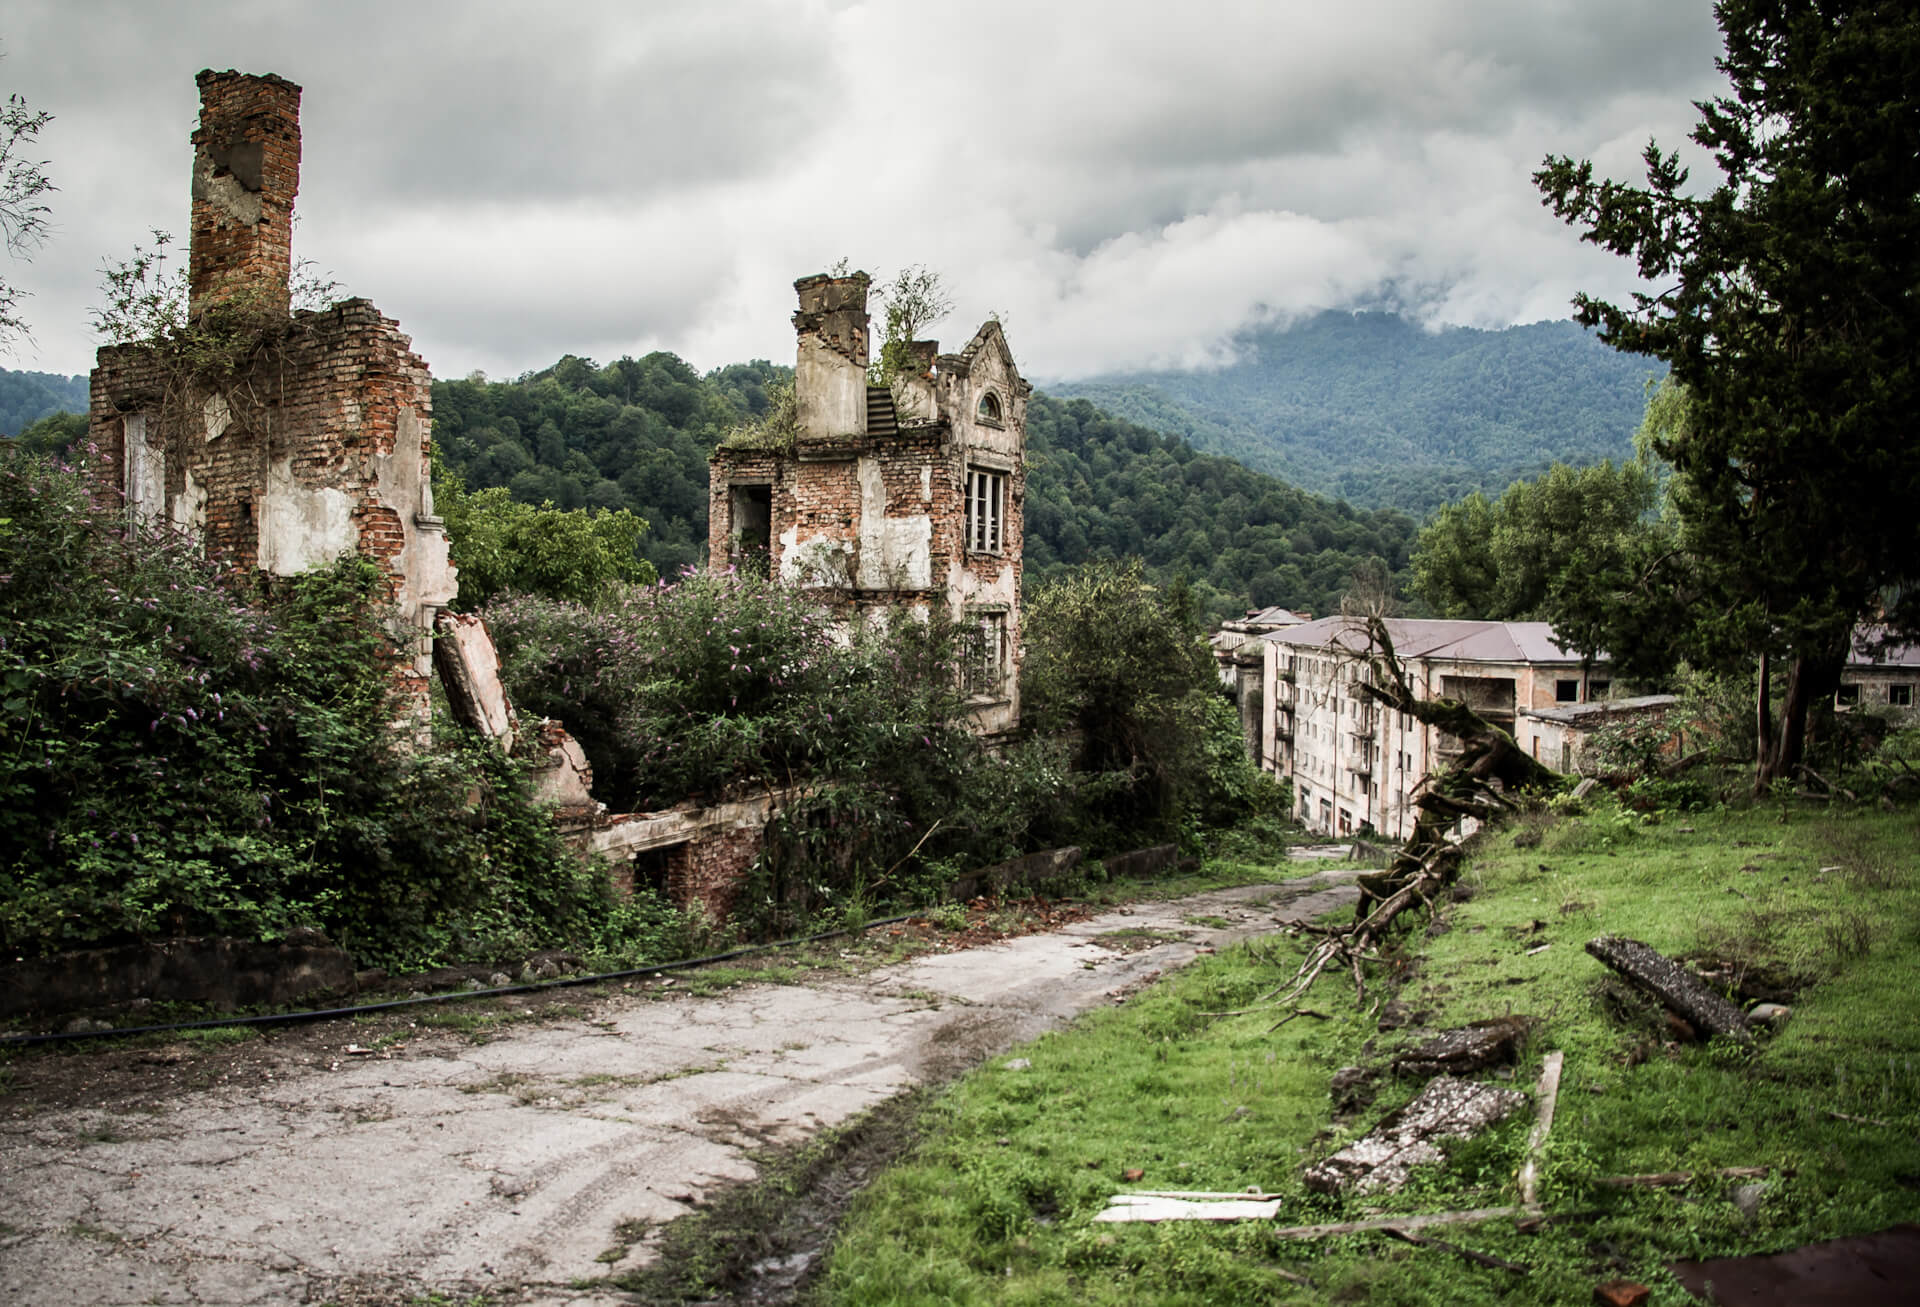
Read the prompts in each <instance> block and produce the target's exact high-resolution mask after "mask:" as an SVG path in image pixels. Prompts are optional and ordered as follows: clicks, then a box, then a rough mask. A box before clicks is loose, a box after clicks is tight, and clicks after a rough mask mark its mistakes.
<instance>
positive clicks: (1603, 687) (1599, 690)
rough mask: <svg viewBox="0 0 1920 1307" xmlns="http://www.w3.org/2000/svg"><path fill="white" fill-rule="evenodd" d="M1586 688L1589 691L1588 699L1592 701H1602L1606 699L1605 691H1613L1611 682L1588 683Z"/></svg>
mask: <svg viewBox="0 0 1920 1307" xmlns="http://www.w3.org/2000/svg"><path fill="white" fill-rule="evenodd" d="M1588 688H1589V689H1590V691H1591V694H1590V696H1589V697H1591V698H1594V699H1604V698H1606V697H1607V691H1609V690H1611V689H1613V682H1612V681H1592V682H1589V685H1588Z"/></svg>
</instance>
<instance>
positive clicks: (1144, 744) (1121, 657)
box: [1021, 559, 1272, 853]
mask: <svg viewBox="0 0 1920 1307" xmlns="http://www.w3.org/2000/svg"><path fill="white" fill-rule="evenodd" d="M1022 625H1023V627H1024V629H1025V632H1026V659H1025V663H1024V665H1023V667H1022V670H1021V709H1022V713H1023V716H1024V717H1025V722H1024V725H1025V726H1026V728H1027V729H1028V730H1029V731H1031V732H1034V733H1036V734H1040V735H1051V736H1056V737H1059V738H1062V739H1066V740H1070V741H1071V742H1072V747H1073V773H1074V774H1073V777H1072V796H1071V803H1070V805H1069V807H1068V808H1067V809H1066V810H1065V811H1062V812H1060V813H1059V814H1058V816H1057V823H1058V824H1057V825H1055V826H1053V827H1052V828H1051V829H1050V830H1049V831H1048V832H1047V834H1048V837H1049V838H1050V839H1052V840H1054V841H1056V842H1060V843H1080V844H1084V845H1087V846H1088V847H1089V849H1090V851H1093V852H1097V853H1104V852H1112V851H1117V850H1120V849H1124V848H1128V847H1131V846H1133V845H1135V844H1138V843H1141V842H1145V841H1150V840H1166V839H1173V838H1175V837H1177V836H1179V835H1180V834H1181V832H1182V828H1183V826H1186V827H1190V826H1192V825H1193V824H1195V823H1220V822H1224V821H1227V820H1231V819H1232V814H1235V813H1241V812H1244V811H1245V808H1244V802H1245V801H1248V800H1251V799H1253V798H1254V796H1255V795H1259V796H1261V798H1260V802H1262V803H1266V802H1269V801H1270V800H1271V797H1272V793H1271V790H1270V787H1268V786H1266V785H1265V784H1264V783H1262V782H1259V781H1256V780H1255V779H1254V777H1253V775H1252V771H1253V769H1252V766H1251V764H1250V763H1248V762H1247V761H1246V749H1245V746H1244V745H1243V744H1242V743H1241V742H1240V727H1239V723H1238V722H1237V721H1236V720H1234V719H1233V716H1232V713H1231V710H1230V709H1228V708H1227V706H1226V704H1225V703H1224V702H1223V701H1222V700H1221V698H1220V695H1219V689H1218V679H1217V677H1216V675H1215V673H1214V668H1213V660H1212V657H1211V656H1210V655H1209V654H1208V652H1207V647H1206V643H1205V641H1204V639H1203V638H1202V636H1201V632H1200V629H1199V626H1198V624H1197V622H1196V621H1195V618H1194V614H1193V612H1192V609H1191V607H1190V605H1189V604H1188V603H1187V602H1186V599H1185V596H1184V595H1183V594H1181V593H1179V592H1178V591H1177V590H1162V589H1160V588H1158V587H1156V586H1153V585H1149V584H1148V583H1147V581H1146V579H1145V574H1144V572H1143V570H1142V567H1141V564H1140V562H1139V560H1138V559H1132V560H1127V561H1124V562H1113V561H1101V562H1094V563H1088V564H1086V565H1085V566H1083V567H1080V568H1077V569H1075V570H1074V571H1073V572H1070V573H1068V574H1067V575H1066V576H1065V577H1063V578H1061V579H1060V580H1058V581H1054V582H1050V583H1049V584H1047V585H1043V586H1041V587H1039V588H1038V589H1037V590H1036V591H1035V592H1034V593H1033V595H1032V597H1031V599H1030V600H1029V602H1028V604H1027V611H1026V615H1025V617H1024V619H1023V621H1022ZM1236 791H1237V793H1236Z"/></svg>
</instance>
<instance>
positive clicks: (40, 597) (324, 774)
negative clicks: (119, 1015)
mask: <svg viewBox="0 0 1920 1307" xmlns="http://www.w3.org/2000/svg"><path fill="white" fill-rule="evenodd" d="M379 592H380V576H379V572H378V569H377V568H376V567H375V566H374V565H373V564H372V563H370V562H368V561H366V560H364V559H360V558H353V557H349V558H344V559H342V560H341V561H339V562H338V563H336V564H335V565H333V566H332V567H330V568H326V569H322V570H318V571H315V572H313V573H310V574H308V575H305V576H301V577H295V578H290V579H273V580H270V581H268V580H260V579H252V578H240V577H236V576H234V575H231V574H225V573H222V572H221V571H220V570H219V569H218V568H216V567H214V566H213V565H211V564H209V563H208V562H207V561H206V560H205V558H204V557H203V554H202V550H201V548H200V546H199V544H198V542H197V541H195V540H192V539H189V538H188V537H186V536H184V535H182V534H180V533H178V532H175V531H172V530H171V529H169V528H167V527H165V526H161V525H144V524H142V525H136V524H131V523H129V522H128V521H127V519H126V517H125V515H124V513H123V512H121V511H120V510H118V509H117V508H104V507H102V506H100V505H97V504H96V503H94V502H93V501H92V500H91V498H90V496H89V487H88V485H87V483H86V481H85V480H84V479H83V477H82V476H81V474H80V473H78V472H77V471H76V470H75V469H73V468H70V467H66V466H63V465H58V464H55V463H52V462H49V461H47V460H45V459H42V458H38V457H35V456H32V455H29V454H26V453H24V452H21V451H12V450H8V451H0V868H4V872H5V875H4V877H0V944H4V946H5V947H7V948H9V949H11V950H13V951H14V952H15V953H16V954H19V953H27V952H35V953H38V952H46V951H52V950H57V949H61V948H70V947H78V946H84V945H94V944H107V943H115V942H121V941H125V940H129V939H135V938H150V937H155V936H168V935H181V934H192V933H202V932H213V933H221V934H232V935H241V936H248V937H253V938H260V939H273V938H275V937H277V936H278V935H280V934H282V933H284V932H286V931H287V930H290V929H293V928H295V927H317V928H319V929H321V930H323V931H326V932H327V933H329V934H330V935H333V936H334V937H335V938H337V939H338V940H339V941H340V942H342V943H343V944H346V945H347V946H349V947H351V948H353V949H354V950H355V951H356V953H357V954H358V955H359V956H360V957H361V958H362V959H364V960H366V961H369V962H379V963H382V964H386V965H404V964H407V963H414V962H427V961H434V960H441V959H444V958H448V957H452V956H455V955H460V956H476V955H484V954H487V953H490V952H496V951H501V950H508V949H513V948H518V947H523V946H533V945H537V944H539V943H543V942H548V941H558V940H560V939H563V938H566V937H567V935H568V934H569V933H570V932H572V931H575V930H577V929H579V928H581V927H582V926H583V925H584V923H585V921H586V919H587V917H588V915H589V914H590V913H591V912H593V911H594V910H595V905H596V904H597V903H599V902H601V901H602V899H603V897H604V890H603V889H601V888H600V887H599V884H598V882H597V881H596V879H595V878H594V877H592V876H591V875H589V874H588V873H587V871H586V870H585V869H584V868H582V867H581V866H580V865H579V864H578V863H577V862H575V861H574V860H572V859H571V858H569V857H568V856H567V855H566V854H565V853H564V851H563V850H562V849H561V847H560V846H559V844H558V840H557V836H556V835H555V832H554V829H553V826H552V823H551V822H550V821H548V820H547V819H546V817H545V815H544V813H543V812H541V811H540V810H539V809H538V808H536V807H535V806H534V805H533V803H532V801H531V799H530V796H529V792H528V789H527V785H526V782H525V779H524V776H523V775H522V774H521V772H520V771H519V769H518V768H517V767H516V766H515V765H513V764H511V763H509V762H508V761H507V760H505V759H503V758H501V757H500V756H499V755H498V753H497V752H495V751H492V750H488V749H485V748H481V747H477V746H472V745H469V744H468V743H467V742H465V741H464V740H463V739H460V738H455V739H452V740H449V741H445V742H443V743H444V746H445V747H443V748H437V749H428V750H413V749H409V748H407V747H405V745H406V737H405V735H404V733H403V732H401V731H399V730H397V729H396V717H397V713H398V708H397V705H396V704H395V703H394V702H393V700H392V697H391V686H392V681H391V676H390V670H391V666H392V663H391V659H390V656H389V645H388V638H387V634H386V629H385V627H384V625H383V622H382V619H383V617H384V615H385V614H384V611H383V608H382V605H381V604H380V602H379Z"/></svg>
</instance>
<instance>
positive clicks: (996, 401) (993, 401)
mask: <svg viewBox="0 0 1920 1307" xmlns="http://www.w3.org/2000/svg"><path fill="white" fill-rule="evenodd" d="M980 420H981V421H982V422H988V423H991V424H992V425H994V426H996V427H997V426H999V425H1000V397H999V396H998V395H996V394H994V393H993V392H992V391H991V390H989V391H988V392H987V393H986V394H984V395H982V396H981V397H980Z"/></svg>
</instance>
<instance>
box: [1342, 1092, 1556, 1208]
mask: <svg viewBox="0 0 1920 1307" xmlns="http://www.w3.org/2000/svg"><path fill="white" fill-rule="evenodd" d="M1526 1103H1527V1096H1526V1095H1525V1094H1523V1093H1521V1092H1519V1091H1518V1090H1514V1089H1501V1088H1499V1087H1498V1086H1495V1085H1482V1084H1477V1083H1475V1082H1474V1081H1471V1080H1459V1079H1455V1078H1454V1077H1453V1076H1436V1077H1435V1078H1434V1079H1433V1081H1432V1082H1431V1083H1430V1084H1428V1085H1427V1087H1426V1088H1425V1089H1423V1090H1421V1091H1420V1096H1419V1097H1418V1098H1416V1099H1414V1100H1413V1101H1412V1102H1411V1103H1408V1104H1407V1105H1406V1106H1405V1107H1403V1108H1401V1109H1400V1110H1399V1111H1398V1112H1394V1113H1392V1114H1390V1115H1389V1116H1388V1117H1387V1118H1386V1119H1385V1120H1383V1121H1381V1122H1380V1124H1379V1125H1377V1126H1375V1127H1374V1128H1373V1130H1372V1131H1371V1132H1370V1133H1369V1134H1367V1136H1366V1137H1365V1138H1363V1139H1359V1140H1356V1141H1355V1142H1353V1143H1351V1144H1348V1145H1347V1146H1346V1147H1345V1148H1343V1149H1341V1150H1340V1151H1339V1152H1337V1153H1335V1154H1334V1155H1333V1156H1331V1157H1329V1158H1327V1159H1326V1160H1325V1161H1322V1162H1316V1163H1315V1164H1314V1165H1312V1166H1310V1167H1308V1168H1307V1171H1306V1175H1305V1177H1304V1178H1305V1180H1306V1185H1307V1188H1309V1189H1312V1190H1313V1191H1315V1192H1316V1193H1324V1194H1333V1193H1346V1192H1353V1193H1372V1192H1378V1191H1381V1190H1388V1191H1391V1190H1394V1189H1398V1188H1399V1187H1400V1186H1401V1185H1403V1184H1405V1183H1406V1182H1407V1177H1408V1176H1409V1175H1410V1174H1411V1173H1412V1171H1413V1168H1414V1167H1416V1166H1420V1165H1423V1164H1425V1163H1428V1162H1437V1161H1439V1160H1440V1156H1441V1154H1440V1150H1439V1148H1437V1147H1436V1146H1435V1143H1436V1141H1438V1140H1442V1139H1466V1138H1469V1137H1470V1136H1472V1135H1475V1134H1478V1133H1479V1132H1480V1131H1482V1130H1484V1129H1486V1128H1487V1127H1488V1126H1490V1125H1492V1124H1494V1123H1495V1122H1496V1121H1500V1120H1502V1119H1504V1118H1506V1117H1507V1116H1509V1115H1511V1114H1512V1113H1514V1112H1516V1111H1518V1110H1519V1109H1520V1108H1521V1107H1523V1106H1525V1105H1526Z"/></svg>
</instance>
